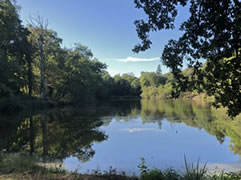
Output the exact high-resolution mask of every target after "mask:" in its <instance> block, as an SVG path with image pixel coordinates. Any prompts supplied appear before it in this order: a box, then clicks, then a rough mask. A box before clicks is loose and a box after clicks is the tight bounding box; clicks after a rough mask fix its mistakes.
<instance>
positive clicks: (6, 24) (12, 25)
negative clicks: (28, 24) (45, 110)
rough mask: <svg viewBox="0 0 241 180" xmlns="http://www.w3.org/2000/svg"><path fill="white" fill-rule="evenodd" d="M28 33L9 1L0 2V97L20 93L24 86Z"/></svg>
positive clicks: (16, 10) (16, 8)
mask: <svg viewBox="0 0 241 180" xmlns="http://www.w3.org/2000/svg"><path fill="white" fill-rule="evenodd" d="M27 34H28V31H27V30H26V28H24V27H23V25H22V24H21V21H20V19H19V15H18V7H17V6H16V5H15V4H14V3H12V2H11V1H10V0H2V1H0V97H2V96H3V97H4V96H5V97H6V96H9V95H16V94H20V93H21V88H23V86H24V78H23V76H24V65H25V63H26V56H27V49H28V44H27V41H26V36H27Z"/></svg>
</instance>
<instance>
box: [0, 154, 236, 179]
mask: <svg viewBox="0 0 241 180" xmlns="http://www.w3.org/2000/svg"><path fill="white" fill-rule="evenodd" d="M184 161H185V162H184V163H185V171H184V172H183V173H180V172H179V173H178V172H177V171H176V170H174V169H166V170H159V169H148V167H147V165H146V163H145V159H144V158H142V159H141V163H140V164H139V165H138V168H139V170H140V176H139V177H137V176H135V175H132V176H127V175H126V173H125V172H121V173H119V172H118V171H117V170H116V169H113V168H110V169H109V171H104V172H100V171H98V170H96V171H92V172H91V173H89V174H79V173H77V171H76V172H67V171H65V170H63V169H61V168H59V166H56V167H55V168H54V167H52V168H46V167H43V166H40V165H39V164H40V163H39V160H38V159H37V158H35V157H31V156H29V155H26V154H1V155H0V180H31V179H34V180H42V179H43V180H60V179H61V180H75V179H77V180H240V179H241V172H239V173H224V172H220V173H216V174H210V173H208V169H207V168H206V164H205V165H203V166H201V165H200V163H199V161H198V162H197V163H196V164H195V165H194V164H193V163H192V164H188V163H187V161H186V158H184Z"/></svg>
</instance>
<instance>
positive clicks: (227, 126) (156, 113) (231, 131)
mask: <svg viewBox="0 0 241 180" xmlns="http://www.w3.org/2000/svg"><path fill="white" fill-rule="evenodd" d="M141 107H142V108H141V113H140V116H141V119H142V122H143V123H158V124H159V127H161V124H162V121H163V120H168V121H169V122H173V123H185V124H186V125H188V126H191V127H195V128H198V129H204V130H205V131H206V132H208V133H209V134H211V135H213V136H216V138H217V140H218V141H219V143H221V144H222V143H223V142H224V139H225V137H229V138H230V148H231V150H232V151H233V153H234V154H239V155H240V156H241V115H240V116H238V117H236V118H235V119H230V118H229V117H228V116H227V114H225V112H226V111H225V110H224V109H214V108H213V107H212V106H211V105H210V104H208V103H205V102H203V101H200V102H193V101H192V102H191V101H183V100H175V101H173V100H169V101H160V100H159V101H155V100H142V101H141Z"/></svg>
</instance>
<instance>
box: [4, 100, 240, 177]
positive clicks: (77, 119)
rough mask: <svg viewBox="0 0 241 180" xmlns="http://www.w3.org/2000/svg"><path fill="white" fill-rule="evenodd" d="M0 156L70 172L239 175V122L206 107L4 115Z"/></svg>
mask: <svg viewBox="0 0 241 180" xmlns="http://www.w3.org/2000/svg"><path fill="white" fill-rule="evenodd" d="M0 118H1V124H0V137H1V139H0V141H1V142H0V150H1V151H2V152H7V153H17V152H24V153H29V154H33V155H36V156H38V157H42V160H43V161H44V162H50V161H51V162H56V161H57V162H60V163H61V164H62V166H63V167H64V168H65V169H67V170H69V171H78V172H88V171H91V170H99V171H105V170H109V169H110V168H112V169H117V170H118V171H125V172H127V173H132V172H134V173H137V174H138V171H139V170H138V167H137V166H138V164H140V163H141V158H142V157H143V158H145V161H146V164H147V165H148V167H149V168H161V169H166V168H175V169H177V170H182V169H183V168H184V157H185V158H186V160H187V162H189V163H196V162H197V161H200V164H205V163H207V164H208V168H209V169H216V168H218V169H225V170H227V171H236V170H240V169H241V161H240V156H241V118H240V117H237V118H236V119H233V120H231V119H229V118H228V117H227V115H226V114H225V111H224V110H222V109H214V108H212V107H211V106H210V105H209V104H207V103H205V102H190V101H182V100H175V101H155V100H141V101H139V100H136V101H128V100H125V101H111V102H109V103H105V104H99V105H96V106H95V107H93V106H91V107H84V108H83V107H82V108H78V107H65V108H61V109H51V110H49V111H42V112H24V113H21V114H20V115H18V116H9V115H8V116H6V115H5V116H3V115H2V116H0Z"/></svg>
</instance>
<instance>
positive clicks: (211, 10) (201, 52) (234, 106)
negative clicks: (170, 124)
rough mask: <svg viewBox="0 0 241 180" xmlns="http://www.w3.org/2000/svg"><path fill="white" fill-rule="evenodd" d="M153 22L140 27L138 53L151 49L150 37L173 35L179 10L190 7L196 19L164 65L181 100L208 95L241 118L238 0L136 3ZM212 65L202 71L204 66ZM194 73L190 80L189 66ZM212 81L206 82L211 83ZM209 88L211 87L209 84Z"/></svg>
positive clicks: (166, 54) (186, 24) (167, 49)
mask: <svg viewBox="0 0 241 180" xmlns="http://www.w3.org/2000/svg"><path fill="white" fill-rule="evenodd" d="M134 2H135V4H136V8H141V9H143V10H144V12H145V13H146V15H147V17H148V18H147V20H146V21H145V20H138V21H136V22H135V24H136V29H137V34H138V37H139V38H140V39H141V40H142V42H141V44H138V45H137V46H135V48H134V49H133V50H134V52H140V51H145V50H146V49H148V48H150V47H151V40H150V39H149V33H150V32H151V31H159V30H163V29H173V28H175V26H174V21H175V18H176V16H177V14H178V8H177V7H179V8H181V6H189V12H190V17H189V18H188V19H187V20H186V21H185V22H183V23H182V24H181V26H180V30H182V31H183V35H182V36H181V37H180V38H179V39H178V40H170V41H169V42H168V44H167V45H166V46H165V48H164V51H163V53H162V62H163V64H164V65H166V66H167V67H169V68H170V69H171V70H172V72H173V74H174V77H175V79H176V81H175V83H174V84H173V86H174V87H175V89H176V91H175V95H176V96H178V95H179V94H180V92H181V91H185V90H192V89H194V88H195V89H198V90H201V89H202V87H204V88H205V89H206V91H207V92H208V94H209V95H213V96H215V99H216V101H215V105H216V106H217V107H218V106H219V105H222V106H224V107H227V108H228V113H229V115H230V116H236V115H238V114H239V113H240V112H241V108H240V107H241V91H240V86H241V63H240V62H241V55H240V54H241V52H240V49H241V2H240V1H238V0H195V1H194V0H190V1H188V0H134ZM203 59H205V60H207V65H206V68H202V65H203V64H202V60H203ZM184 61H186V62H187V63H188V67H192V68H193V69H194V71H193V74H192V78H191V81H190V80H189V79H190V78H188V77H186V76H184V75H183V74H182V73H181V70H182V67H183V62H184ZM205 79H206V81H205ZM205 82H206V83H205Z"/></svg>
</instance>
